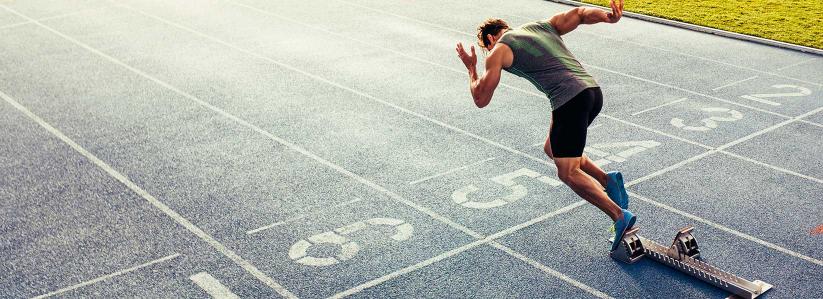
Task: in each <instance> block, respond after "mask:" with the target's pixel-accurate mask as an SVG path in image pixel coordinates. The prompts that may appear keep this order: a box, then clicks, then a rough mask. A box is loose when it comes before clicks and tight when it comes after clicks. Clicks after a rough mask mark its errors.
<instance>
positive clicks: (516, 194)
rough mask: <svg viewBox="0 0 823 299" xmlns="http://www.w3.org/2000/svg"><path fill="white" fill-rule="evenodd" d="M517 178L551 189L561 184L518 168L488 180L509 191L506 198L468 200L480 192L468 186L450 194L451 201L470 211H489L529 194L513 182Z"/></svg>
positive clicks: (529, 170)
mask: <svg viewBox="0 0 823 299" xmlns="http://www.w3.org/2000/svg"><path fill="white" fill-rule="evenodd" d="M519 177H528V178H533V179H537V180H538V181H541V182H543V183H546V184H549V185H551V186H553V187H557V186H560V185H562V184H563V183H562V182H560V181H558V180H556V179H553V178H550V177H547V176H543V175H541V174H540V173H538V172H536V171H534V170H531V169H528V168H520V169H518V170H515V171H512V172H509V173H505V174H502V175H499V176H496V177H493V178H491V179H490V180H491V181H492V182H494V183H496V184H498V185H500V186H502V187H504V188H507V189H509V190H510V191H511V192H510V193H509V194H507V195H506V196H503V197H501V198H494V199H491V200H475V199H470V198H469V195H470V194H471V193H474V192H476V191H478V190H480V188H478V187H477V186H475V185H468V186H465V187H463V188H460V189H457V190H455V191H454V193H452V200H454V202H456V203H458V204H460V205H462V206H464V207H467V208H472V209H491V208H496V207H500V206H504V205H507V204H510V203H513V202H515V201H517V200H519V199H521V198H523V197H526V195H527V194H528V193H529V190H528V189H527V188H526V187H525V186H523V185H520V184H517V182H515V181H514V180H515V179H516V178H519Z"/></svg>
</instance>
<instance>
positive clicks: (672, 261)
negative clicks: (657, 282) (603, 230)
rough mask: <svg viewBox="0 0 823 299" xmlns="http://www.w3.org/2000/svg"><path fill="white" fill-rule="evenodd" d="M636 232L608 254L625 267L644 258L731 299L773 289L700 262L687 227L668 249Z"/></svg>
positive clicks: (626, 237)
mask: <svg viewBox="0 0 823 299" xmlns="http://www.w3.org/2000/svg"><path fill="white" fill-rule="evenodd" d="M638 230H639V229H638V228H632V229H630V230H628V231H626V234H625V235H624V236H623V240H621V242H620V244H619V245H618V247H617V249H615V250H614V251H612V252H611V253H610V254H609V255H610V256H611V257H612V258H614V259H616V260H619V261H622V262H625V263H628V264H632V263H634V262H636V261H637V260H639V259H641V258H643V257H644V256H645V257H648V258H650V259H652V260H654V261H656V262H659V263H662V264H665V265H667V266H669V267H672V268H675V269H677V270H678V271H680V272H683V273H686V274H688V275H691V276H693V277H696V278H698V279H700V280H703V281H705V282H708V283H710V284H712V285H714V286H716V287H719V288H721V289H723V290H725V291H727V292H730V293H732V294H734V295H733V296H732V297H731V298H734V297H739V298H746V299H751V298H755V297H757V296H760V295H762V294H763V293H765V292H766V291H768V290H770V289H771V288H772V287H773V286H772V285H771V284H768V283H765V282H763V281H760V280H755V281H749V280H746V279H743V278H741V277H739V276H737V275H734V274H732V273H729V272H726V271H724V270H722V269H720V268H717V267H715V266H712V265H710V264H708V263H706V262H704V261H702V260H700V259H699V258H700V250H699V248H698V246H697V240H696V239H695V238H694V236H693V235H692V233H691V232H692V230H694V228H693V227H691V226H687V227H685V228H683V229H681V230H680V231H678V233H677V236H676V237H675V238H674V242H672V245H671V246H669V247H665V246H663V245H660V244H658V243H657V242H654V241H652V240H649V239H646V238H643V237H641V236H639V235H637V231H638Z"/></svg>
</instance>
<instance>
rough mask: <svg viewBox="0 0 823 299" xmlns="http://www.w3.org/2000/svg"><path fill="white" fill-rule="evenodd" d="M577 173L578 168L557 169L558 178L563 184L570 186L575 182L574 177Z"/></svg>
mask: <svg viewBox="0 0 823 299" xmlns="http://www.w3.org/2000/svg"><path fill="white" fill-rule="evenodd" d="M575 172H577V168H574V167H563V168H557V178H559V179H560V181H561V182H563V183H566V185H568V184H570V183H571V182H572V181H573V180H572V177H573V176H574V174H575Z"/></svg>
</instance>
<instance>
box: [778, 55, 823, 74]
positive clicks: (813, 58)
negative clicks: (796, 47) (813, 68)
mask: <svg viewBox="0 0 823 299" xmlns="http://www.w3.org/2000/svg"><path fill="white" fill-rule="evenodd" d="M816 59H817V57H812V58H809V59H805V60H801V61H800V62H796V63H792V64H790V65H787V66H784V67H780V68H777V69H775V70H776V71H782V70H785V69H787V68H790V67H794V66H798V65H801V64H805V63H807V62H812V61H814V60H816Z"/></svg>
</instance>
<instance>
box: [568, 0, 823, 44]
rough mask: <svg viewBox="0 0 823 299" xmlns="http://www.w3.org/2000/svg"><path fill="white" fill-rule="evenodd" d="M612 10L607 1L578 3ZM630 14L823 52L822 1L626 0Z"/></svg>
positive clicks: (590, 0) (626, 6) (593, 0)
mask: <svg viewBox="0 0 823 299" xmlns="http://www.w3.org/2000/svg"><path fill="white" fill-rule="evenodd" d="M577 1H580V2H584V3H589V4H595V5H600V6H605V7H608V6H609V1H608V0H577ZM624 9H625V10H627V11H631V12H635V13H639V14H644V15H649V16H655V17H660V18H664V19H669V20H675V21H680V22H684V23H690V24H695V25H700V26H706V27H711V28H716V29H721V30H726V31H731V32H737V33H742V34H746V35H751V36H757V37H762V38H767V39H773V40H777V41H782V42H787V43H792V44H796V45H801V46H807V47H812V48H817V49H823V0H751V1H743V0H690V1H682V0H625V3H624Z"/></svg>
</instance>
